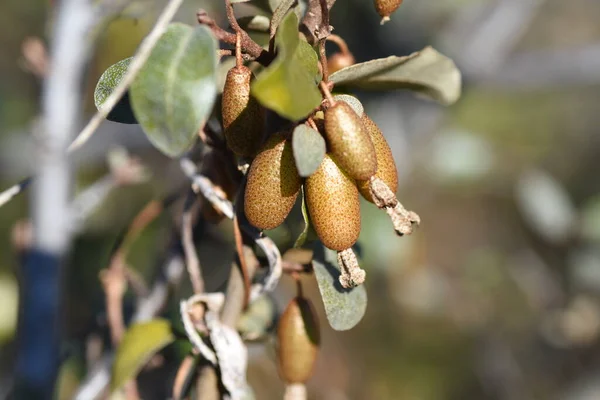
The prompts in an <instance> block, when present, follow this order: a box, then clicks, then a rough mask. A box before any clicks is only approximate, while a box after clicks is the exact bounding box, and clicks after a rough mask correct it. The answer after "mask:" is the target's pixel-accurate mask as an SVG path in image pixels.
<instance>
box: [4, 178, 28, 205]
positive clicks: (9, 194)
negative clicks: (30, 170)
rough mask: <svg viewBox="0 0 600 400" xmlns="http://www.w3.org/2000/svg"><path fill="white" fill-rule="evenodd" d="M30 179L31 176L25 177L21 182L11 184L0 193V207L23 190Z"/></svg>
mask: <svg viewBox="0 0 600 400" xmlns="http://www.w3.org/2000/svg"><path fill="white" fill-rule="evenodd" d="M32 179H33V178H32V177H28V178H25V179H23V180H22V181H21V182H19V183H17V184H16V185H12V186H11V187H9V188H8V189H6V190H5V191H3V192H2V193H0V207H2V206H3V205H5V204H6V203H8V202H9V201H11V200H12V199H13V197H15V196H16V195H18V194H19V193H21V192H22V191H23V190H25V189H26V188H27V186H29V184H30V183H31V181H32Z"/></svg>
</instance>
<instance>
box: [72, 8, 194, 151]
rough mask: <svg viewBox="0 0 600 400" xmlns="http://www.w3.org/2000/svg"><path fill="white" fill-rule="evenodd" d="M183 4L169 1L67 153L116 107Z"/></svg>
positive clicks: (77, 146) (85, 139)
mask: <svg viewBox="0 0 600 400" xmlns="http://www.w3.org/2000/svg"><path fill="white" fill-rule="evenodd" d="M181 3H183V0H170V1H169V3H168V4H167V6H166V7H165V9H164V10H163V12H162V14H161V15H160V16H159V18H158V20H157V21H156V24H155V25H154V28H152V31H151V32H150V34H148V36H146V38H145V39H144V40H143V41H142V43H141V44H140V47H139V49H138V51H137V53H136V55H135V56H134V58H133V60H131V63H130V64H129V67H128V68H127V72H126V73H125V75H123V78H122V79H121V81H120V82H119V84H118V85H117V87H116V88H115V89H114V90H113V92H112V93H111V94H110V96H108V98H107V99H106V100H105V101H104V103H103V104H102V107H101V108H100V110H98V111H97V112H96V114H94V116H93V117H92V119H91V120H90V121H89V122H88V124H87V125H86V126H85V128H83V130H82V131H81V133H79V135H78V136H77V137H76V138H75V140H74V141H73V142H72V143H71V145H70V146H69V151H70V152H71V151H74V150H77V149H78V148H79V147H81V146H82V145H83V144H84V143H85V142H87V141H88V140H89V139H90V138H91V137H92V135H93V134H94V132H95V131H96V129H98V126H100V124H101V123H102V121H104V119H105V118H106V116H107V115H108V113H110V111H111V110H112V109H113V108H114V107H115V106H116V105H117V103H118V102H119V100H120V99H121V97H123V95H124V94H125V92H126V91H127V89H128V88H129V86H130V85H131V84H132V83H133V81H134V79H135V77H136V76H137V74H138V73H139V72H140V70H141V69H142V67H143V66H144V64H145V63H146V61H147V60H148V58H149V57H150V53H151V52H152V49H153V48H154V46H155V45H156V43H157V42H158V40H159V39H160V37H161V36H162V35H163V33H164V32H165V31H166V29H167V26H168V25H169V23H170V22H171V20H172V19H173V17H174V16H175V13H176V12H177V10H178V9H179V7H180V6H181Z"/></svg>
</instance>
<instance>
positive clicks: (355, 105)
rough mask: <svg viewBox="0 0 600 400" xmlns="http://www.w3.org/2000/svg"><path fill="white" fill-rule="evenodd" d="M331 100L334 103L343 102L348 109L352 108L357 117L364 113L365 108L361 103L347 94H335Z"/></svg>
mask: <svg viewBox="0 0 600 400" xmlns="http://www.w3.org/2000/svg"><path fill="white" fill-rule="evenodd" d="M333 98H334V99H335V100H336V101H343V102H344V103H347V104H348V105H349V106H350V107H352V109H353V110H354V112H355V113H356V114H357V115H358V116H359V117H362V116H363V114H364V113H365V108H364V107H363V105H362V103H361V102H360V100H358V99H357V98H356V97H354V96H351V95H349V94H336V95H335V96H333Z"/></svg>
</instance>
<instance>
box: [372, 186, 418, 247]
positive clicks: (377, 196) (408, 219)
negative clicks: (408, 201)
mask: <svg viewBox="0 0 600 400" xmlns="http://www.w3.org/2000/svg"><path fill="white" fill-rule="evenodd" d="M369 190H370V191H371V197H372V198H373V201H374V203H375V205H376V206H377V207H379V208H380V209H382V210H385V212H386V213H387V214H388V215H389V216H390V218H391V220H392V224H393V225H394V230H395V231H396V233H397V234H398V235H399V236H404V235H410V234H411V233H412V232H413V225H417V226H418V225H419V224H420V223H421V217H419V215H418V214H417V213H415V212H414V211H408V210H407V209H406V208H404V206H403V205H402V204H401V203H400V202H399V201H398V199H397V198H396V195H395V194H394V192H392V190H391V189H390V188H389V186H388V185H386V183H385V182H384V181H382V180H381V179H380V178H378V177H376V176H373V177H371V179H370V180H369Z"/></svg>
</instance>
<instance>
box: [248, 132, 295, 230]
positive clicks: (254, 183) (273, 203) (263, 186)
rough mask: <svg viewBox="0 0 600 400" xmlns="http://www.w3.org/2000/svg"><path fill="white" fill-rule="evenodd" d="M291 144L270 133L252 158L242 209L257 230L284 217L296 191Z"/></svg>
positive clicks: (271, 226)
mask: <svg viewBox="0 0 600 400" xmlns="http://www.w3.org/2000/svg"><path fill="white" fill-rule="evenodd" d="M301 185H302V179H301V178H300V176H299V175H298V170H297V169H296V164H295V162H294V155H293V153H292V146H291V143H290V142H289V141H288V140H287V138H286V134H284V133H276V134H273V135H272V136H271V137H270V138H269V139H268V140H267V142H266V143H265V145H264V146H263V148H262V149H261V151H260V153H259V154H258V155H257V156H256V158H255V159H254V160H253V161H252V164H251V165H250V170H249V171H248V181H247V183H246V191H245V193H244V212H245V213H246V218H248V221H249V222H250V223H251V224H252V225H254V226H255V227H257V228H259V229H273V228H275V227H277V226H279V225H281V223H282V222H283V221H284V220H285V218H286V217H287V216H288V214H289V213H290V211H291V210H292V207H293V206H294V203H295V202H296V197H298V193H299V191H300V186H301Z"/></svg>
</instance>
